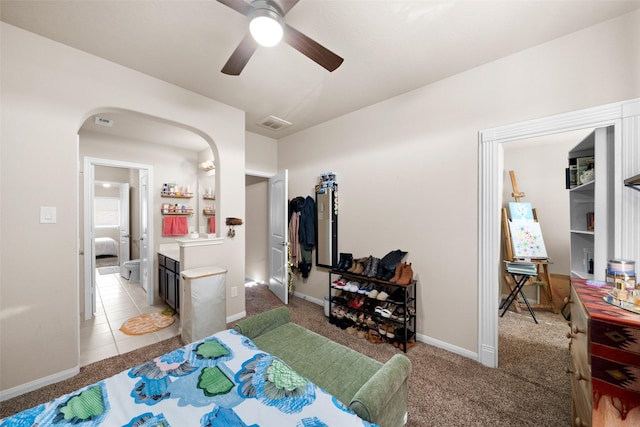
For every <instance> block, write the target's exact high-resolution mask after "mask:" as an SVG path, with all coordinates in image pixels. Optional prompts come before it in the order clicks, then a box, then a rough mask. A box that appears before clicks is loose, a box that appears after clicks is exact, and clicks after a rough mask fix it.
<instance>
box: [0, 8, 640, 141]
mask: <svg viewBox="0 0 640 427" xmlns="http://www.w3.org/2000/svg"><path fill="white" fill-rule="evenodd" d="M0 6H1V8H0V19H1V20H2V21H4V22H7V23H9V24H12V25H15V26H17V27H21V28H24V29H26V30H29V31H32V32H34V33H37V34H40V35H42V36H45V37H48V38H51V39H53V40H56V41H59V42H61V43H64V44H67V45H70V46H73V47H75V48H78V49H80V50H83V51H86V52H88V53H91V54H94V55H97V56H100V57H103V58H105V59H108V60H110V61H113V62H116V63H119V64H122V65H124V66H126V67H129V68H132V69H134V70H138V71H140V72H143V73H146V74H148V75H151V76H154V77H157V78H159V79H162V80H165V81H167V82H170V83H173V84H176V85H178V86H181V87H183V88H185V89H188V90H191V91H193V92H197V93H200V94H202V95H204V96H207V97H210V98H213V99H216V100H218V101H220V102H223V103H225V104H227V105H231V106H233V107H236V108H239V109H241V110H243V111H245V112H246V129H247V130H248V131H251V132H255V133H258V134H262V135H265V136H268V137H271V138H276V139H278V138H281V137H283V136H286V135H289V134H291V133H294V132H298V131H300V130H302V129H305V128H308V127H310V126H314V125H316V124H319V123H322V122H324V121H327V120H330V119H332V118H335V117H338V116H341V115H343V114H346V113H349V112H351V111H354V110H357V109H360V108H362V107H365V106H367V105H371V104H373V103H376V102H379V101H382V100H384V99H388V98H390V97H393V96H396V95H399V94H402V93H405V92H408V91H411V90H413V89H416V88H418V87H421V86H425V85H427V84H430V83H432V82H435V81H437V80H440V79H443V78H446V77H448V76H451V75H454V74H457V73H460V72H463V71H465V70H468V69H470V68H473V67H477V66H479V65H482V64H485V63H487V62H490V61H493V60H496V59H498V58H501V57H504V56H506V55H510V54H512V53H515V52H518V51H520V50H523V49H527V48H529V47H532V46H536V45H538V44H541V43H545V42H547V41H549V40H552V39H555V38H557V37H561V36H563V35H566V34H569V33H572V32H574V31H577V30H580V29H582V28H585V27H588V26H591V25H594V24H597V23H599V22H602V21H605V20H608V19H611V18H614V17H616V16H619V15H622V14H625V13H628V12H630V11H632V10H635V9H638V8H640V0H633V1H622V0H615V1H612V0H610V1H603V0H596V1H583V0H566V1H556V0H511V1H506V0H504V1H494V0H467V1H431V0H422V1H418V0H414V1H404V0H384V1H383V0H380V1H375V0H340V1H338V0H301V1H300V2H299V3H298V4H297V5H296V6H295V7H294V8H293V9H291V11H290V12H289V13H288V14H287V16H286V21H287V23H288V24H289V25H291V26H293V27H295V28H296V29H298V30H299V31H301V32H303V33H304V34H306V35H308V36H309V37H311V38H312V39H314V40H316V41H317V42H319V43H320V44H322V45H324V46H325V47H327V48H328V49H330V50H332V51H333V52H335V53H337V54H338V55H340V56H342V57H343V58H344V63H343V64H342V65H341V66H340V67H339V68H338V69H337V70H335V71H334V72H332V73H330V72H328V71H326V70H325V69H324V68H321V67H320V66H319V65H317V64H316V63H314V62H312V61H311V60H309V59H308V58H306V57H304V56H303V55H302V54H300V53H299V52H298V51H296V50H294V49H293V48H291V47H290V46H288V45H286V44H283V43H281V44H280V45H278V46H276V47H273V48H264V47H261V48H259V49H258V50H257V51H256V53H255V54H254V55H253V57H252V58H251V60H250V61H249V63H248V64H247V66H246V67H245V69H244V71H243V72H242V74H241V75H240V76H228V75H225V74H222V73H221V72H220V69H221V68H222V66H223V65H224V64H225V62H226V61H227V59H228V57H229V55H230V54H231V53H232V52H233V50H234V49H235V47H236V46H237V45H238V43H239V42H240V40H241V39H242V37H243V36H244V35H245V33H246V31H247V27H248V24H247V22H246V20H245V17H244V16H242V15H241V14H239V13H237V12H235V11H234V10H232V9H230V8H228V7H226V6H224V5H223V4H221V3H219V2H217V1H215V0H170V1H155V0H154V1H152V0H136V1H113V0H111V1H101V0H84V1H67V0H64V1H62V0H61V1H57V0H46V1H35V0H32V1H6V0H2V1H1V3H0ZM269 115H274V116H277V117H279V118H282V119H285V120H287V121H290V122H292V123H293V125H292V126H291V127H289V128H286V129H283V130H280V131H272V130H269V129H265V128H263V127H260V126H257V125H256V123H257V122H258V121H260V120H261V119H263V118H265V117H267V116H269ZM110 130H111V131H112V132H117V131H118V130H117V129H116V130H114V129H110ZM163 133H164V132H163ZM171 139H173V137H172V138H171ZM167 143H170V141H169V142H167Z"/></svg>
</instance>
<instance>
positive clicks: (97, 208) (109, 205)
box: [93, 197, 120, 228]
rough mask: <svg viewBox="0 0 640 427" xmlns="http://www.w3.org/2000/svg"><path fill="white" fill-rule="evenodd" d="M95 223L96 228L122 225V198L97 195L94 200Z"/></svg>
mask: <svg viewBox="0 0 640 427" xmlns="http://www.w3.org/2000/svg"><path fill="white" fill-rule="evenodd" d="M93 224H94V226H95V227H96V228H101V227H119V226H120V199H118V198H117V197H96V198H95V199H94V201H93Z"/></svg>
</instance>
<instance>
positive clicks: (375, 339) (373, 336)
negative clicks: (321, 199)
mask: <svg viewBox="0 0 640 427" xmlns="http://www.w3.org/2000/svg"><path fill="white" fill-rule="evenodd" d="M367 340H368V341H369V342H370V343H371V344H380V343H382V342H384V340H383V339H382V337H381V336H380V333H378V331H374V330H373V329H369V332H368V334H367Z"/></svg>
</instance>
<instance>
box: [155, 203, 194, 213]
mask: <svg viewBox="0 0 640 427" xmlns="http://www.w3.org/2000/svg"><path fill="white" fill-rule="evenodd" d="M160 212H162V213H163V214H164V215H191V214H192V213H193V208H192V207H191V206H189V205H183V204H178V203H174V204H171V203H163V204H162V207H161V208H160Z"/></svg>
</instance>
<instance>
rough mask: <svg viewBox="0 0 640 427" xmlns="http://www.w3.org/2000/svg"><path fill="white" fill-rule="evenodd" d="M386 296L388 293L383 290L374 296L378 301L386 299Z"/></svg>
mask: <svg viewBox="0 0 640 427" xmlns="http://www.w3.org/2000/svg"><path fill="white" fill-rule="evenodd" d="M387 298H389V294H388V293H386V292H385V291H381V292H379V293H378V296H377V297H376V299H377V300H378V301H386V300H387Z"/></svg>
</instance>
